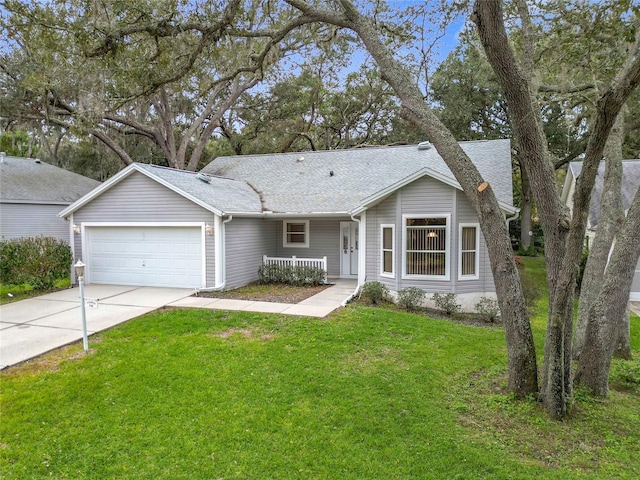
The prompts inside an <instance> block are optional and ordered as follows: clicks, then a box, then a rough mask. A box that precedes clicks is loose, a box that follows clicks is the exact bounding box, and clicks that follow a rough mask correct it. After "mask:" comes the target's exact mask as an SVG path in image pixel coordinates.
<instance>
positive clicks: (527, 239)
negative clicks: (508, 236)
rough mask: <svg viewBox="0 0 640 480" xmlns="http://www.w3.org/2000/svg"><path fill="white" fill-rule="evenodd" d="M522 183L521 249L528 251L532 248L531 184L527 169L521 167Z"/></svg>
mask: <svg viewBox="0 0 640 480" xmlns="http://www.w3.org/2000/svg"><path fill="white" fill-rule="evenodd" d="M520 181H521V182H522V209H521V210H520V248H522V249H523V250H528V249H529V247H530V246H531V234H532V228H533V227H532V225H531V207H532V203H533V198H532V196H531V183H530V182H529V177H528V176H527V169H526V168H523V167H522V165H520Z"/></svg>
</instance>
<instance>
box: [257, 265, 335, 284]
mask: <svg viewBox="0 0 640 480" xmlns="http://www.w3.org/2000/svg"><path fill="white" fill-rule="evenodd" d="M325 277H326V272H325V271H324V270H323V269H322V268H320V267H308V266H304V265H277V264H269V265H262V266H261V267H260V268H259V269H258V280H259V281H260V283H283V284H286V285H298V286H299V285H320V284H322V283H324V282H325Z"/></svg>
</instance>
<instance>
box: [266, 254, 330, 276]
mask: <svg viewBox="0 0 640 480" xmlns="http://www.w3.org/2000/svg"><path fill="white" fill-rule="evenodd" d="M262 263H263V264H264V265H280V266H281V267H287V266H292V267H295V266H298V265H299V266H301V267H317V268H321V269H322V270H324V275H325V280H326V279H327V278H326V277H327V257H322V258H298V257H296V256H295V255H294V256H293V257H267V256H266V255H263V256H262Z"/></svg>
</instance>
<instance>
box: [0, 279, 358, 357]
mask: <svg viewBox="0 0 640 480" xmlns="http://www.w3.org/2000/svg"><path fill="white" fill-rule="evenodd" d="M355 287H356V282H355V280H342V279H338V280H336V281H335V285H333V286H331V287H329V288H327V289H326V290H324V291H322V292H320V293H319V294H317V295H315V296H313V297H311V298H308V299H307V300H304V301H303V302H301V303H299V304H297V305H293V304H286V303H270V302H247V301H243V300H227V299H217V298H202V297H192V296H191V295H193V290H192V289H182V288H151V287H127V286H118V285H87V286H86V288H85V299H87V300H89V299H97V300H98V302H97V303H98V305H97V308H95V309H94V308H86V309H85V312H86V318H87V333H88V334H89V335H91V334H93V333H96V332H100V331H102V330H106V329H108V328H111V327H113V326H114V325H117V324H119V323H122V322H126V321H127V320H131V319H132V318H135V317H139V316H140V315H144V314H145V313H149V312H152V311H154V310H157V309H158V308H161V307H164V306H172V307H197V308H211V309H220V310H244V311H250V312H263V313H284V314H287V315H302V316H309V317H324V316H326V315H328V314H329V313H331V312H332V311H333V310H335V309H336V308H338V307H339V306H340V305H341V303H342V302H343V301H344V300H345V299H346V298H347V297H348V296H349V295H351V293H353V290H354V289H355ZM81 339H82V314H81V311H80V298H79V289H78V288H70V289H67V290H62V291H59V292H54V293H50V294H47V295H42V296H40V297H34V298H30V299H27V300H21V301H19V302H14V303H9V304H6V305H0V369H4V368H6V367H8V366H11V365H15V364H18V363H20V362H24V361H25V360H28V359H30V358H34V357H37V356H38V355H41V354H43V353H45V352H48V351H50V350H53V349H55V348H59V347H62V346H64V345H68V344H70V343H73V342H76V341H78V340H81Z"/></svg>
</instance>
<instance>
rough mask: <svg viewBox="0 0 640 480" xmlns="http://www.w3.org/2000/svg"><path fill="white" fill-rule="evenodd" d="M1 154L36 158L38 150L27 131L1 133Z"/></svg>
mask: <svg viewBox="0 0 640 480" xmlns="http://www.w3.org/2000/svg"><path fill="white" fill-rule="evenodd" d="M0 152H5V153H6V154H7V155H9V156H13V157H34V156H35V154H36V153H38V148H37V146H35V145H33V139H31V138H30V137H29V134H28V133H27V132H26V131H24V130H12V131H11V130H10V131H6V132H2V133H0Z"/></svg>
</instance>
